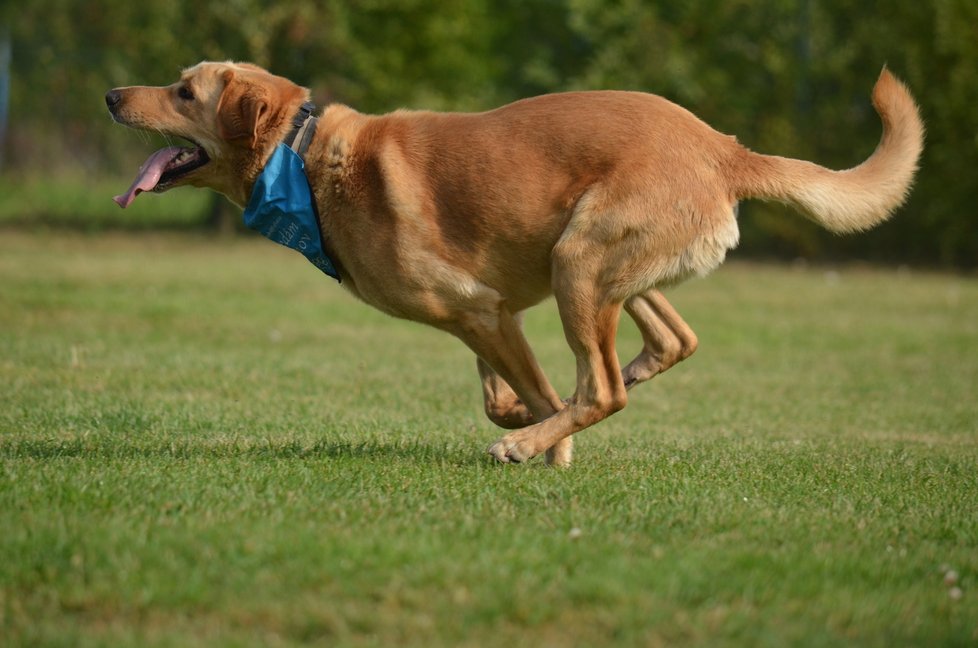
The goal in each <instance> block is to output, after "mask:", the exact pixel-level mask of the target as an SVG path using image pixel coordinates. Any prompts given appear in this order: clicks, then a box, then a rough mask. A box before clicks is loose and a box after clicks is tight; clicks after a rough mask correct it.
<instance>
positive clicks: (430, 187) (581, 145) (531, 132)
mask: <svg viewBox="0 0 978 648" xmlns="http://www.w3.org/2000/svg"><path fill="white" fill-rule="evenodd" d="M181 85H188V86H190V87H192V88H193V91H194V96H195V99H194V101H193V102H191V104H188V102H186V101H184V100H181V99H180V98H179V97H178V90H179V88H180V86H181ZM117 92H120V93H121V97H122V101H121V102H120V104H119V105H118V106H116V107H114V108H113V113H114V115H115V117H116V119H117V120H118V121H120V122H122V123H125V124H127V125H130V126H134V127H137V128H144V129H153V130H161V131H164V132H167V133H171V134H174V135H179V136H183V137H186V138H188V139H191V140H193V141H195V142H197V143H198V144H200V145H202V146H203V147H204V148H205V149H206V150H207V152H208V154H209V155H210V157H211V158H212V160H213V161H212V162H211V163H210V164H208V165H206V166H204V167H203V168H201V169H199V170H197V171H195V172H193V173H191V174H190V175H189V176H187V178H186V179H185V183H187V184H193V185H195V186H206V187H211V188H213V189H216V190H217V191H220V192H222V193H224V194H225V195H227V196H228V197H229V198H230V199H231V200H233V201H234V202H236V203H237V204H239V205H243V204H244V203H246V202H247V200H248V197H249V195H250V191H251V188H252V186H253V184H254V181H255V179H256V177H257V176H258V174H259V173H260V171H261V169H262V167H263V165H264V163H265V161H266V160H267V159H268V157H269V155H270V154H271V152H272V150H273V148H274V147H275V145H276V144H277V143H278V142H279V141H280V140H281V139H282V138H283V137H284V136H285V134H286V133H287V132H288V130H289V127H290V124H289V122H290V117H291V115H293V114H294V113H295V112H296V110H297V109H298V107H299V106H300V105H301V104H302V102H303V101H305V100H306V99H307V97H308V92H307V91H306V90H304V89H303V88H300V87H299V86H296V85H295V84H293V83H291V82H289V81H287V80H285V79H283V78H281V77H276V76H273V75H271V74H269V73H267V72H265V71H264V70H261V69H260V68H256V67H254V66H250V65H242V64H234V63H201V64H199V65H197V66H195V67H193V68H190V69H188V70H186V71H185V72H184V74H183V76H182V77H181V80H180V81H179V82H178V83H176V84H174V85H172V86H168V87H164V88H146V87H133V88H122V89H119V90H118V91H117ZM873 100H874V104H875V106H876V108H877V110H878V111H879V113H880V115H881V117H882V120H883V127H884V130H883V138H882V140H881V142H880V145H879V147H878V148H877V150H876V152H875V153H874V154H873V155H872V156H871V157H870V158H869V159H868V160H867V161H865V162H864V163H862V164H861V165H859V166H857V167H855V168H853V169H850V170H849V171H841V172H839V171H830V170H828V169H825V168H823V167H820V166H818V165H815V164H812V163H809V162H803V161H798V160H790V159H786V158H780V157H774V156H765V155H759V154H755V153H752V152H750V151H748V150H747V149H745V148H744V147H742V146H741V145H740V144H738V143H737V141H736V139H734V138H733V137H729V136H725V135H722V134H720V133H717V132H716V131H714V130H713V129H712V128H710V127H709V126H707V125H706V124H705V123H703V122H702V121H700V120H699V119H697V118H696V117H695V116H694V115H692V114H691V113H690V112H688V111H686V110H685V109H683V108H680V107H679V106H677V105H675V104H673V103H670V102H669V101H667V100H665V99H662V98H660V97H657V96H654V95H648V94H641V93H635V92H572V93H564V94H554V95H545V96H542V97H536V98H533V99H525V100H523V101H518V102H516V103H513V104H509V105H507V106H504V107H502V108H498V109H496V110H492V111H489V112H484V113H478V114H458V113H432V112H408V111H397V112H394V113H391V114H388V115H383V116H368V115H363V114H360V113H358V112H356V111H354V110H352V109H351V108H348V107H346V106H342V105H331V106H329V107H327V108H326V110H325V111H324V112H323V114H322V116H321V120H320V123H319V126H318V130H317V133H316V137H315V139H314V141H313V143H312V145H311V146H310V149H309V151H308V153H307V154H306V163H307V172H308V176H309V181H310V184H311V186H312V187H313V191H314V194H315V199H316V202H317V205H318V207H319V211H320V214H321V216H322V228H323V231H322V233H323V238H324V241H325V243H326V246H327V247H328V249H329V251H330V253H331V254H332V255H333V256H334V257H335V259H336V260H337V261H338V263H339V266H340V267H341V274H342V277H343V285H344V286H345V287H346V288H347V289H348V290H350V291H351V292H352V293H353V294H355V295H356V296H358V297H359V298H360V299H362V300H363V301H365V302H367V303H369V304H371V305H373V306H375V307H377V308H379V309H380V310H382V311H384V312H387V313H390V314H391V315H394V316H397V317H403V318H407V319H412V320H415V321H419V322H424V323H426V324H429V325H431V326H435V327H438V328H440V329H442V330H445V331H447V332H449V333H452V334H453V335H455V336H457V337H458V338H460V339H461V340H462V341H463V342H465V343H466V344H467V345H468V346H469V347H470V348H471V349H472V350H473V351H474V352H475V353H476V355H477V356H478V369H479V374H480V376H481V378H482V383H483V395H484V398H485V406H486V413H487V415H488V416H489V417H490V419H491V420H493V421H494V422H496V423H497V424H499V425H501V426H503V427H507V428H515V430H514V431H513V432H510V433H509V434H507V435H505V436H504V437H502V438H501V439H500V440H499V441H497V442H496V443H495V444H493V445H492V446H491V448H490V449H489V452H490V453H491V454H492V455H493V456H494V457H495V458H496V459H498V460H499V461H502V462H510V461H512V462H519V461H525V460H527V459H530V458H531V457H533V456H535V455H537V454H540V453H542V452H544V451H547V458H548V461H550V462H551V463H554V464H559V465H566V464H568V463H569V462H570V458H571V443H570V437H571V435H572V434H573V433H575V432H578V431H580V430H581V429H583V428H585V427H587V426H589V425H592V424H594V423H596V422H598V421H600V420H601V419H603V418H605V417H607V416H609V415H610V414H612V413H613V412H615V411H617V410H619V409H621V408H622V407H624V406H625V404H626V402H627V395H626V391H627V389H629V388H631V387H632V386H634V385H636V384H639V383H640V382H643V381H645V380H648V379H649V378H651V377H653V376H655V375H657V374H658V373H661V372H663V371H665V370H666V369H668V368H669V367H670V366H672V365H674V364H675V363H677V362H679V361H681V360H683V359H684V358H686V357H688V356H689V355H691V354H692V353H693V352H694V351H695V349H696V345H697V340H696V336H695V334H693V332H692V331H691V330H690V329H689V327H688V326H687V325H686V323H685V322H683V320H682V319H681V318H680V317H679V315H678V314H677V313H676V312H675V310H674V309H673V308H672V307H671V306H670V305H669V303H668V302H667V301H666V300H665V298H664V297H663V296H662V294H661V293H660V292H658V289H659V288H661V287H663V286H668V285H671V284H674V283H677V282H679V281H682V280H683V279H686V278H687V277H690V276H693V275H704V274H706V273H708V272H710V271H711V270H712V269H714V268H715V267H717V266H718V265H719V264H720V263H722V261H723V259H724V257H725V255H726V252H727V250H729V249H730V248H732V247H734V246H735V245H736V244H737V240H738V229H737V223H736V218H735V207H736V205H737V202H738V201H739V200H741V199H744V198H752V197H757V198H767V199H774V200H781V201H785V202H788V203H790V204H793V205H795V206H797V207H798V208H800V209H801V210H802V211H804V212H805V213H806V214H807V215H809V216H810V217H811V218H813V219H814V220H815V221H816V222H818V223H820V224H822V225H824V226H825V227H827V228H828V229H831V230H833V231H839V232H849V231H856V230H862V229H866V228H869V227H872V226H874V225H875V224H877V223H879V222H880V221H882V220H883V219H885V218H886V217H887V216H888V215H889V214H890V213H891V212H892V210H893V209H895V208H896V207H897V206H898V205H899V204H900V203H901V202H902V201H903V200H904V198H905V196H906V194H907V191H908V189H909V186H910V184H911V182H912V179H913V175H914V172H915V170H916V165H917V159H918V157H919V154H920V150H921V146H922V140H923V126H922V124H921V121H920V118H919V116H918V113H917V109H916V106H915V105H914V102H913V99H912V98H911V97H910V95H909V93H908V92H907V90H906V88H905V87H904V86H903V85H902V84H901V83H900V82H899V81H897V80H896V79H895V78H894V77H893V76H892V75H891V74H890V73H889V72H888V71H886V70H884V71H883V73H882V75H881V76H880V79H879V81H878V82H877V84H876V88H875V90H874V94H873ZM551 294H553V295H555V296H556V301H557V306H558V308H559V310H560V315H561V319H562V321H563V324H564V329H565V333H566V337H567V341H568V343H569V345H570V347H571V349H572V351H573V352H574V354H575V356H576V357H577V367H578V368H577V389H576V391H575V393H574V395H573V397H571V398H569V399H567V400H566V401H563V400H561V398H560V397H559V396H558V395H557V393H556V392H555V391H554V389H553V387H551V385H550V383H549V382H548V380H547V378H546V376H545V375H544V374H543V372H542V370H541V369H540V368H539V366H538V365H537V363H536V361H535V359H534V358H533V354H532V352H531V351H530V348H529V346H528V345H527V343H526V340H525V338H524V336H523V334H522V332H521V328H520V314H521V313H522V311H524V310H525V309H527V308H529V307H530V306H533V305H534V304H536V303H538V302H540V301H541V300H543V299H544V298H546V297H547V296H549V295H551ZM623 306H624V308H625V310H626V312H627V313H628V314H629V315H630V316H631V318H632V319H633V320H634V321H635V322H636V324H637V325H638V327H639V330H640V331H641V333H642V337H643V342H644V344H643V349H642V350H641V351H640V353H639V354H638V355H637V356H636V358H635V359H634V360H632V361H631V362H630V363H629V364H628V365H627V366H626V367H625V368H624V369H621V368H620V366H619V362H618V357H617V354H616V352H615V334H616V330H617V325H618V319H619V315H620V312H621V309H622V307H623Z"/></svg>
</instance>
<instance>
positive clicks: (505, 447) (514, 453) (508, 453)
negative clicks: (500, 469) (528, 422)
mask: <svg viewBox="0 0 978 648" xmlns="http://www.w3.org/2000/svg"><path fill="white" fill-rule="evenodd" d="M487 452H488V453H489V454H491V455H492V456H493V458H495V460H496V461H498V462H500V463H523V462H524V461H529V460H530V459H532V458H533V457H535V456H537V455H538V454H540V451H539V450H536V449H535V448H534V447H533V444H532V443H530V442H529V441H528V440H520V439H519V437H515V436H514V435H512V434H507V435H506V436H504V437H503V438H502V439H500V440H499V441H496V442H495V443H493V444H492V445H491V446H489V449H488V451H487Z"/></svg>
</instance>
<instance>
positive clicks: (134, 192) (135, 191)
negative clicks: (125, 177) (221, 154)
mask: <svg viewBox="0 0 978 648" xmlns="http://www.w3.org/2000/svg"><path fill="white" fill-rule="evenodd" d="M208 162H210V158H209V157H208V156H207V151H205V150H204V149H203V147H200V146H197V145H196V144H194V145H193V146H189V147H188V146H167V147H166V148H161V149H160V150H159V151H157V152H156V153H153V154H152V155H150V156H149V157H148V158H147V159H146V161H145V162H143V165H142V166H141V167H139V173H137V174H136V179H135V180H133V182H132V185H131V186H130V187H129V190H128V191H126V193H124V194H121V195H119V196H116V197H115V198H113V199H112V200H114V201H115V202H116V204H118V205H119V206H120V207H122V208H123V209H125V208H126V207H128V206H129V205H130V204H132V201H133V200H135V199H136V196H138V195H139V194H141V193H142V192H144V191H155V192H157V193H159V192H163V191H166V190H167V189H169V188H170V187H171V186H172V185H173V184H174V183H175V182H176V181H177V180H179V179H180V178H181V177H183V176H185V175H187V174H188V173H190V172H191V171H195V170H196V169H199V168H200V167H202V166H204V165H205V164H207V163H208Z"/></svg>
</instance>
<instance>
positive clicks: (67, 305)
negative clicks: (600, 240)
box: [0, 230, 978, 647]
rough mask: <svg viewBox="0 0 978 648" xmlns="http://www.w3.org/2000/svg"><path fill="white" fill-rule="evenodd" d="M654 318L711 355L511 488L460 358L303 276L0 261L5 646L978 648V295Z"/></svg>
mask: <svg viewBox="0 0 978 648" xmlns="http://www.w3.org/2000/svg"><path fill="white" fill-rule="evenodd" d="M669 294H670V295H671V297H672V301H673V303H674V304H675V305H676V307H677V308H678V309H679V310H680V312H681V313H683V315H684V317H685V318H686V319H687V321H689V323H690V324H691V325H692V326H693V328H694V329H695V330H696V331H697V333H698V334H699V336H700V349H699V351H698V352H697V353H696V355H694V356H693V357H692V358H691V359H690V360H688V361H687V362H685V363H683V364H681V365H680V366H678V367H676V368H675V369H673V370H671V371H669V372H668V373H667V374H665V375H663V376H660V377H658V378H656V379H655V380H654V381H652V382H651V383H647V384H645V385H642V386H640V387H638V388H637V389H636V390H634V391H632V392H631V400H630V403H629V405H628V407H627V408H626V409H625V410H624V411H623V412H621V413H619V414H617V415H615V416H614V417H613V418H611V419H610V420H608V421H605V422H604V423H602V424H600V425H599V426H597V427H596V428H594V429H591V430H587V431H585V432H583V433H582V434H580V435H579V436H578V437H577V449H576V462H575V465H574V466H573V467H572V468H570V469H568V470H552V469H548V468H546V467H545V466H543V464H542V462H541V461H534V462H532V463H530V464H528V465H522V466H501V465H496V464H494V463H492V462H491V460H490V459H489V457H488V456H487V455H485V454H484V451H485V448H486V446H488V445H489V443H490V442H492V441H493V440H495V439H496V438H497V437H498V436H500V434H501V431H500V430H497V429H496V428H494V427H493V426H492V425H491V424H490V423H489V422H488V421H487V420H486V419H485V418H484V417H483V415H482V412H481V397H480V391H479V383H478V379H477V375H476V371H475V362H474V359H473V357H472V356H471V354H470V353H469V352H468V351H467V350H466V349H465V348H464V347H463V346H462V345H461V344H460V343H459V342H457V341H455V340H454V339H452V338H450V337H447V336H445V335H444V334H441V333H438V332H436V331H433V330H430V329H427V328H425V327H422V326H420V325H417V324H412V323H408V322H401V321H396V320H393V319H390V318H387V317H386V316H384V315H381V314H379V313H377V312H375V311H373V310H371V309H370V308H369V307H367V306H365V305H362V304H360V303H358V302H356V301H355V300H353V299H352V298H351V297H349V296H348V295H347V294H346V293H345V292H344V291H343V290H342V289H341V288H340V287H339V286H337V285H336V284H335V283H333V282H332V281H331V280H329V279H328V278H326V277H324V276H322V275H321V274H320V273H319V272H318V271H317V270H316V269H315V268H313V267H312V266H311V265H309V264H308V263H307V262H306V261H305V260H303V259H302V258H301V257H300V256H299V255H297V254H295V253H293V252H290V251H288V250H285V249H283V248H279V247H277V246H275V245H273V244H272V243H270V242H267V241H264V240H260V239H257V238H249V237H243V238H236V239H232V240H230V241H228V240H223V241H222V240H213V239H209V238H206V237H203V236H194V235H178V234H167V235H140V236H126V235H120V234H105V235H87V236H77V235H67V234H59V233H50V232H48V233H43V232H41V233H36V234H35V233H23V232H16V231H9V230H7V231H2V232H0V645H3V646H21V645H23V646H46V645H53V646H101V645H112V646H118V645H121V646H153V645H165V646H214V645H218V646H220V645H240V646H252V645H254V646H258V645H262V646H287V645H294V644H305V643H316V644H320V645H330V646H334V645H336V646H346V645H351V646H359V645H363V646H396V645H417V646H438V645H462V646H564V645H567V646H570V645H578V646H600V645H626V646H627V645H634V646H676V645H698V646H711V647H712V646H779V647H780V646H788V645H805V646H837V645H865V646H968V645H976V644H978V281H976V280H975V279H974V278H968V277H960V276H953V275H945V274H930V273H920V272H898V271H892V270H873V269H859V268H841V269H838V270H829V269H826V268H810V269H800V268H793V267H777V266H763V265H750V264H743V263H737V262H736V260H734V261H733V262H731V263H729V264H728V265H727V266H725V267H724V268H723V269H721V270H720V271H718V272H717V273H716V274H714V275H713V276H712V277H709V278H707V279H705V280H697V281H693V282H690V283H688V284H686V285H684V286H682V287H680V288H678V289H676V290H674V291H671V292H670V293H669ZM526 328H527V331H528V335H529V337H530V338H531V341H532V343H533V344H534V347H535V349H536V352H537V355H538V358H539V359H540V361H541V364H542V365H543V366H544V368H545V369H546V370H547V372H548V374H549V375H550V376H551V379H552V381H553V382H554V384H555V385H556V386H557V387H558V389H559V390H560V391H561V392H563V393H569V392H570V391H571V390H572V389H573V374H574V363H573V359H572V357H571V355H570V352H569V351H568V350H567V348H566V345H565V343H564V340H563V335H562V333H561V330H560V324H559V321H558V320H557V318H556V315H555V308H554V305H553V303H552V302H547V303H544V304H542V305H541V306H540V307H538V308H537V309H535V310H534V311H532V312H531V314H530V316H529V317H528V319H527V323H526ZM638 347H639V341H638V336H637V334H636V333H635V331H634V330H633V328H632V327H631V325H630V324H627V323H623V326H622V334H621V340H620V347H619V348H620V352H621V355H622V360H623V361H627V360H628V359H630V357H631V355H632V354H634V352H635V351H637V350H638ZM626 356H627V357H626Z"/></svg>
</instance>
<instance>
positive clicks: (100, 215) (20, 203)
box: [0, 167, 214, 232]
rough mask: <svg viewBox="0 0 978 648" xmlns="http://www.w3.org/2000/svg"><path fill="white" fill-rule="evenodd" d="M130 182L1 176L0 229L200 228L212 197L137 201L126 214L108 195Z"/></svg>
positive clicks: (175, 195) (183, 194)
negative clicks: (15, 227) (0, 227)
mask: <svg viewBox="0 0 978 648" xmlns="http://www.w3.org/2000/svg"><path fill="white" fill-rule="evenodd" d="M132 173H133V175H132V177H129V178H123V177H118V178H111V177H106V176H104V175H97V174H91V175H85V174H83V173H78V172H76V173H65V172H60V173H57V174H56V177H55V178H54V179H52V178H48V177H45V176H41V175H37V174H33V175H26V176H24V175H17V174H6V175H0V226H3V227H8V228H9V227H10V226H18V227H21V228H24V227H26V228H31V227H57V228H72V229H78V230H82V231H86V232H94V231H100V230H106V229H125V230H158V229H187V228H195V227H200V226H201V225H202V224H203V223H204V221H205V220H206V218H207V213H208V206H209V205H210V201H211V200H212V197H213V195H214V194H212V193H210V192H207V191H187V190H184V191H174V192H172V193H170V194H168V195H167V197H166V199H165V200H163V199H161V198H160V197H159V196H156V195H146V196H142V197H140V198H139V199H137V200H136V201H135V202H134V203H133V204H132V205H131V206H130V207H128V208H127V209H121V208H119V207H117V206H116V205H115V204H114V203H113V202H112V196H115V195H118V194H121V193H123V192H124V191H125V190H126V189H128V188H129V184H130V183H131V182H132V179H133V177H135V174H136V167H133V170H132Z"/></svg>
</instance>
